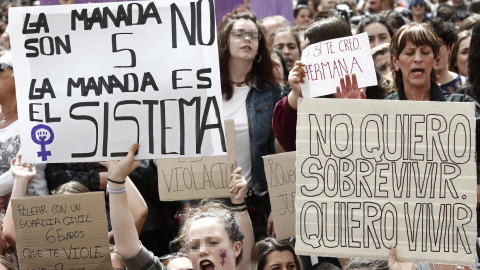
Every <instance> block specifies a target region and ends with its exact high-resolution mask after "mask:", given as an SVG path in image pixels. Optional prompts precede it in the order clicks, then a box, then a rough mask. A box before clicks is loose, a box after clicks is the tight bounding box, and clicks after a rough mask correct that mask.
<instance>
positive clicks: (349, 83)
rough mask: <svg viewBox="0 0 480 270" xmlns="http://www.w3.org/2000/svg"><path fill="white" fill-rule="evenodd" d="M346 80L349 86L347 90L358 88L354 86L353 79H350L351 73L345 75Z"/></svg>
mask: <svg viewBox="0 0 480 270" xmlns="http://www.w3.org/2000/svg"><path fill="white" fill-rule="evenodd" d="M345 82H346V86H347V92H349V91H353V90H356V89H355V88H352V81H351V80H350V75H348V74H347V75H345ZM357 89H358V88H357Z"/></svg>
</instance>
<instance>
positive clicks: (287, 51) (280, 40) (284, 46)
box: [273, 32, 300, 70]
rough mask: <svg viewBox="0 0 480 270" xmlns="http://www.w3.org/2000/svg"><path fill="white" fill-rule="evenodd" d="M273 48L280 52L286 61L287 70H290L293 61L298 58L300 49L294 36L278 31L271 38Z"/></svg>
mask: <svg viewBox="0 0 480 270" xmlns="http://www.w3.org/2000/svg"><path fill="white" fill-rule="evenodd" d="M273 48H275V49H278V50H279V51H280V52H282V55H283V57H285V60H286V61H287V70H292V68H293V65H294V64H295V61H298V60H300V49H299V48H298V45H297V41H296V40H295V37H294V36H293V35H292V34H290V33H287V32H282V33H278V34H277V35H276V36H275V39H274V40H273Z"/></svg>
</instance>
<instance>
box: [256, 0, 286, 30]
mask: <svg viewBox="0 0 480 270" xmlns="http://www.w3.org/2000/svg"><path fill="white" fill-rule="evenodd" d="M250 9H251V10H252V11H253V12H255V14H256V15H257V19H258V20H261V19H263V18H265V17H269V16H276V15H281V16H283V17H285V19H287V20H288V21H289V22H290V25H294V24H295V23H294V21H293V6H292V1H291V0H251V1H250Z"/></svg>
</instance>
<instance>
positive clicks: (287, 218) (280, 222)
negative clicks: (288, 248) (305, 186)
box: [263, 151, 296, 239]
mask: <svg viewBox="0 0 480 270" xmlns="http://www.w3.org/2000/svg"><path fill="white" fill-rule="evenodd" d="M295 157H296V152H295V151H293V152H286V153H280V154H275V155H269V156H264V157H263V164H264V165H265V176H266V178H267V183H268V193H269V194H270V205H271V206H272V216H273V226H274V228H275V234H276V235H277V236H276V237H277V239H287V238H290V237H294V236H295Z"/></svg>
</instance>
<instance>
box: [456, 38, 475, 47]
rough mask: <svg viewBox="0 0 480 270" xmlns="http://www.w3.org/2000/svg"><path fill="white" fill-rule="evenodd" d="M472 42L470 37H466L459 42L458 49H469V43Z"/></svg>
mask: <svg viewBox="0 0 480 270" xmlns="http://www.w3.org/2000/svg"><path fill="white" fill-rule="evenodd" d="M471 40H472V37H471V36H470V37H466V38H464V39H463V40H462V41H460V44H459V46H458V47H462V48H466V47H470V41H471Z"/></svg>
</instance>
